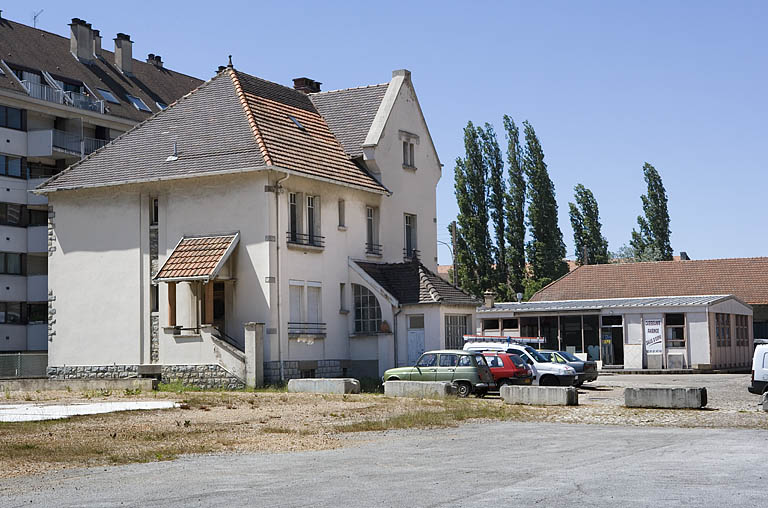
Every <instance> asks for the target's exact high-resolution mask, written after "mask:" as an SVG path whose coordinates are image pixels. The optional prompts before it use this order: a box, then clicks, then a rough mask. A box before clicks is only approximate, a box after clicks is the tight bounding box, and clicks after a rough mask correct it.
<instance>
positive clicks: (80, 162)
mask: <svg viewBox="0 0 768 508" xmlns="http://www.w3.org/2000/svg"><path fill="white" fill-rule="evenodd" d="M219 76H221V74H217V75H215V76H213V77H212V78H211V79H209V80H208V81H203V82H202V83H201V84H200V85H198V86H197V87H196V88H194V89H192V90H190V91H189V92H187V93H185V94H184V95H182V96H181V97H179V98H178V99H176V100H175V101H173V102H172V103H170V104H169V105H168V107H167V108H165V109H161V110H160V111H158V112H157V113H154V114H152V115H150V116H148V117H147V118H145V119H144V120H142V121H141V122H139V123H137V124H136V125H134V126H133V127H131V128H130V129H128V130H127V131H125V132H123V133H122V134H120V135H119V136H117V137H116V138H115V139H113V140H112V141H110V142H109V143H107V144H105V145H104V146H101V147H99V148H97V149H96V150H94V151H93V152H91V153H89V154H88V155H86V156H85V157H83V158H82V159H80V160H79V161H77V162H75V163H74V164H72V165H71V166H69V167H68V168H66V169H64V170H63V171H61V172H60V173H59V174H57V175H54V176H52V177H51V178H49V179H48V180H46V181H44V182H43V183H41V184H40V185H38V186H37V187H35V189H34V190H38V189H40V190H44V188H45V187H46V186H48V184H49V183H53V182H55V181H56V180H58V179H59V178H61V177H62V176H63V175H65V174H69V173H70V172H71V171H72V170H73V169H75V168H77V167H80V165H82V164H83V163H84V162H85V161H88V160H90V159H92V158H93V157H94V156H96V154H98V153H101V152H102V151H103V150H104V149H105V148H107V147H108V146H111V145H112V143H114V142H116V141H117V140H119V139H123V138H124V137H125V136H127V135H128V134H130V133H132V132H134V131H137V130H139V129H140V128H141V127H143V126H144V124H146V123H147V122H149V121H150V120H152V119H153V118H155V117H157V116H160V115H162V114H163V113H165V112H166V111H169V110H170V109H171V108H173V107H175V106H176V105H177V104H179V103H180V102H181V101H183V100H184V99H187V98H189V97H190V96H191V95H192V94H194V93H196V92H198V91H199V90H202V89H203V88H205V87H206V86H208V85H209V84H210V83H213V81H214V80H215V79H216V78H218V77H219Z"/></svg>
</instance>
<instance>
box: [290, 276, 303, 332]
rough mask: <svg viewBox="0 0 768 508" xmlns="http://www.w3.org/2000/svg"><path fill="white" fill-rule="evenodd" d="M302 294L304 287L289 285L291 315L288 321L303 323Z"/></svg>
mask: <svg viewBox="0 0 768 508" xmlns="http://www.w3.org/2000/svg"><path fill="white" fill-rule="evenodd" d="M303 292H304V287H302V286H295V285H291V286H290V290H289V298H290V301H291V314H290V321H291V322H293V323H303V322H304V319H303V317H302V313H301V307H302V305H301V300H302V296H303V294H302V293H303Z"/></svg>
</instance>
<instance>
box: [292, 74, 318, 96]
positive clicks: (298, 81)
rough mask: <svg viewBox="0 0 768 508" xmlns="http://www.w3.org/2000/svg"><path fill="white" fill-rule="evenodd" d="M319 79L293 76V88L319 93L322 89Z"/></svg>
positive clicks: (304, 91)
mask: <svg viewBox="0 0 768 508" xmlns="http://www.w3.org/2000/svg"><path fill="white" fill-rule="evenodd" d="M320 85H322V83H320V82H319V81H315V80H314V79H309V78H293V88H294V89H296V90H298V91H299V92H303V93H317V92H319V91H320Z"/></svg>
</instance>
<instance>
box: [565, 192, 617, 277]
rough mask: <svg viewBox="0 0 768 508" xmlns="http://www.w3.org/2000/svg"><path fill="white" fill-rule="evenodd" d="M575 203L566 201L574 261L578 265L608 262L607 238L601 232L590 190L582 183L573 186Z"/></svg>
mask: <svg viewBox="0 0 768 508" xmlns="http://www.w3.org/2000/svg"><path fill="white" fill-rule="evenodd" d="M573 190H574V198H575V200H576V203H568V208H569V209H570V214H569V215H570V217H571V227H572V228H573V243H574V244H575V245H576V252H575V253H576V261H577V262H578V263H579V264H580V265H598V264H604V263H608V261H609V260H610V254H609V253H608V240H606V239H605V237H604V236H603V234H602V231H601V230H602V224H600V212H599V210H598V207H597V200H596V199H595V196H594V195H593V194H592V191H591V190H589V189H587V188H586V187H584V186H583V185H582V184H578V185H576V187H574V188H573Z"/></svg>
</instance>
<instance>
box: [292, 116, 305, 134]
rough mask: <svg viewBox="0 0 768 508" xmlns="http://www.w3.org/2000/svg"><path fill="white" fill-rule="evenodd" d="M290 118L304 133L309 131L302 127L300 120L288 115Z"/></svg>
mask: <svg viewBox="0 0 768 508" xmlns="http://www.w3.org/2000/svg"><path fill="white" fill-rule="evenodd" d="M288 118H290V119H291V121H292V122H293V123H294V124H296V127H298V128H299V129H300V130H303V131H305V130H307V129H306V128H305V127H304V126H303V125H301V122H299V119H298V118H296V117H295V116H291V115H288Z"/></svg>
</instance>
